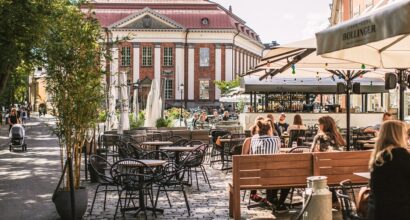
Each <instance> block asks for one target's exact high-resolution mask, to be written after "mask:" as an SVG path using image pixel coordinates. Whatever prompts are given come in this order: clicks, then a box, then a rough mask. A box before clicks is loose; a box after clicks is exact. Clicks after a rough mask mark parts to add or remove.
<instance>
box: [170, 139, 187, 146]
mask: <svg viewBox="0 0 410 220" xmlns="http://www.w3.org/2000/svg"><path fill="white" fill-rule="evenodd" d="M188 142H189V140H188V139H186V138H181V139H178V140H176V141H175V142H173V144H171V145H169V146H185V144H186V143H188Z"/></svg>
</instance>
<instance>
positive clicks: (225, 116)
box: [222, 111, 229, 121]
mask: <svg viewBox="0 0 410 220" xmlns="http://www.w3.org/2000/svg"><path fill="white" fill-rule="evenodd" d="M222 120H223V121H228V120H229V112H228V111H224V114H223V116H222Z"/></svg>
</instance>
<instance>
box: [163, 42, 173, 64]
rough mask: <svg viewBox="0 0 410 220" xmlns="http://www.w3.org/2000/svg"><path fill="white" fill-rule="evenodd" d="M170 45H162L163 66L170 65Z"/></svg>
mask: <svg viewBox="0 0 410 220" xmlns="http://www.w3.org/2000/svg"><path fill="white" fill-rule="evenodd" d="M172 49H173V48H172V47H164V66H172V65H173V63H172Z"/></svg>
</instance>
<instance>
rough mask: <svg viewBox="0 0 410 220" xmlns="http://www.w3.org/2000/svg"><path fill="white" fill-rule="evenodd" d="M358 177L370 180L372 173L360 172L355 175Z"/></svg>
mask: <svg viewBox="0 0 410 220" xmlns="http://www.w3.org/2000/svg"><path fill="white" fill-rule="evenodd" d="M353 174H354V175H356V176H360V177H363V178H366V179H370V172H360V173H353Z"/></svg>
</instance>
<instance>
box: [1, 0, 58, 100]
mask: <svg viewBox="0 0 410 220" xmlns="http://www.w3.org/2000/svg"><path fill="white" fill-rule="evenodd" d="M51 2H52V1H51V0H42V1H37V0H18V1H15V0H0V18H1V19H0V93H2V92H3V91H4V90H5V88H6V85H7V82H8V81H9V78H10V76H11V75H12V74H13V73H14V74H17V73H18V71H17V68H18V67H19V66H20V65H23V66H25V65H28V64H29V63H35V62H37V61H39V60H42V57H41V56H40V54H39V53H38V50H37V48H39V47H40V46H41V41H42V39H43V37H44V33H46V30H47V24H48V23H49V21H50V20H51V19H49V17H50V13H51V11H52V10H51V7H52V5H53V4H51Z"/></svg>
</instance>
